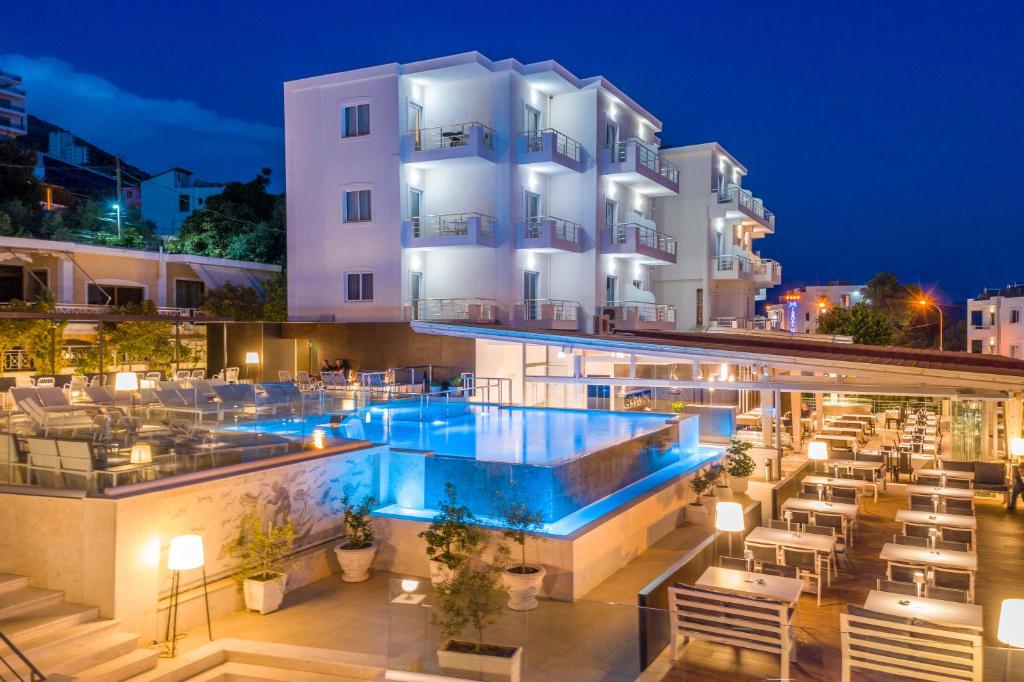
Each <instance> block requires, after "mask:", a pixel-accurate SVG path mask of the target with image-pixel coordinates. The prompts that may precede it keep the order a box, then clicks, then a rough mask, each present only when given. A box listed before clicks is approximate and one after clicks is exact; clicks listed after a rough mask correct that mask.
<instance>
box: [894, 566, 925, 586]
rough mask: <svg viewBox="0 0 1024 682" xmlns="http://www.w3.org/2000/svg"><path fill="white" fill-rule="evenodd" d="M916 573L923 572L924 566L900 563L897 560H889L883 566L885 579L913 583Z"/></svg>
mask: <svg viewBox="0 0 1024 682" xmlns="http://www.w3.org/2000/svg"><path fill="white" fill-rule="evenodd" d="M916 573H921V574H924V573H925V569H924V567H923V566H918V565H916V564H902V563H900V562H898V561H890V562H889V563H888V565H887V566H886V567H885V579H886V580H889V581H892V582H901V583H913V582H914V574H916Z"/></svg>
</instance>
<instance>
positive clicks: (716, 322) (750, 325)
mask: <svg viewBox="0 0 1024 682" xmlns="http://www.w3.org/2000/svg"><path fill="white" fill-rule="evenodd" d="M709 323H710V326H712V327H724V328H727V329H748V330H753V331H774V330H777V329H778V328H779V326H778V324H777V323H776V322H775V321H774V320H772V319H771V318H768V317H755V318H753V319H747V318H742V317H713V318H711V320H709Z"/></svg>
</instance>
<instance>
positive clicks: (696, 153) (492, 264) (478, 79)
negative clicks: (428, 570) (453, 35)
mask: <svg viewBox="0 0 1024 682" xmlns="http://www.w3.org/2000/svg"><path fill="white" fill-rule="evenodd" d="M660 130H661V122H660V121H659V120H658V119H657V118H655V117H654V116H653V115H651V114H650V113H649V112H648V111H646V110H645V109H644V108H643V107H641V106H640V105H639V104H637V103H636V102H634V101H633V100H632V99H631V98H630V97H629V96H628V95H626V94H625V93H623V92H622V91H620V90H619V89H618V88H616V87H615V86H614V85H612V84H611V83H609V82H608V81H606V80H605V79H603V78H601V77H594V78H586V79H580V78H577V77H576V76H574V75H573V74H571V73H569V72H568V71H567V70H566V69H565V68H563V67H562V66H560V65H559V64H557V63H555V62H553V61H546V62H539V63H536V64H527V65H523V64H520V63H519V62H517V61H515V60H512V59H506V60H502V61H497V62H492V61H491V60H489V59H487V58H486V57H484V56H483V55H481V54H479V53H476V52H470V53H466V54H460V55H454V56H450V57H443V58H440V59H432V60H428V61H423V62H415V63H411V64H387V65H382V66H375V67H369V68H365V69H357V70H354V71H347V72H343V73H337V74H330V75H325V76H318V77H314V78H307V79H303V80H298V81H292V82H288V83H286V84H285V140H286V168H287V192H288V225H289V239H288V262H289V263H290V264H291V267H289V269H288V277H289V283H288V284H289V286H288V292H289V293H288V295H289V301H288V304H289V315H290V318H291V319H293V320H336V321H398V320H409V319H414V318H415V319H462V320H470V321H479V322H486V321H497V322H502V323H505V324H513V325H516V326H522V327H534V328H541V329H583V330H588V329H592V328H593V326H594V321H595V315H601V316H604V317H605V318H606V321H607V322H610V323H613V324H614V325H615V326H617V327H618V328H641V329H675V328H680V329H690V328H694V327H702V326H706V325H707V324H708V323H709V322H710V320H711V319H712V318H713V317H736V318H741V319H746V318H749V317H751V316H752V313H753V300H754V297H755V294H756V292H757V291H758V290H759V289H761V288H763V287H765V286H770V285H772V284H777V283H778V278H779V275H780V270H779V269H778V266H777V264H773V263H771V262H768V261H762V260H761V259H760V258H759V256H757V254H756V253H755V252H754V251H753V249H752V246H753V240H754V239H756V238H758V237H760V236H763V235H765V234H769V233H771V232H772V230H773V229H774V218H773V216H771V214H770V213H769V212H767V211H765V210H764V208H763V205H762V204H761V202H760V200H758V199H755V198H754V197H752V195H750V194H749V193H748V192H746V191H745V190H741V189H739V184H740V181H741V179H742V176H743V175H744V174H745V173H746V170H745V169H744V168H743V166H742V165H741V164H739V162H737V161H736V160H735V159H733V158H732V157H731V156H730V155H729V154H728V153H727V152H725V150H723V149H721V148H720V147H719V146H718V145H715V144H707V145H698V146H693V147H682V148H679V149H672V150H661V149H660V140H659V139H658V133H659V132H660ZM766 263H767V264H766ZM698 295H699V296H701V297H703V298H702V300H701V302H699V303H698Z"/></svg>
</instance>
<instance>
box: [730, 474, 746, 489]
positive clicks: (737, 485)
mask: <svg viewBox="0 0 1024 682" xmlns="http://www.w3.org/2000/svg"><path fill="white" fill-rule="evenodd" d="M748 485H750V477H749V476H730V477H729V487H730V488H731V489H732V491H733V492H734V493H745V492H747V486H748Z"/></svg>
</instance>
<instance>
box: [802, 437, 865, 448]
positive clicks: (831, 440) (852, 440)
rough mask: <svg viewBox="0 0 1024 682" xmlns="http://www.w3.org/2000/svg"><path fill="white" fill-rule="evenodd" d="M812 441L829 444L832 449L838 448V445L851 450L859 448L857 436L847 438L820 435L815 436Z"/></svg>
mask: <svg viewBox="0 0 1024 682" xmlns="http://www.w3.org/2000/svg"><path fill="white" fill-rule="evenodd" d="M812 440H823V441H825V442H827V443H828V444H829V445H830V446H831V447H836V445H839V446H841V447H844V448H849V449H851V450H853V449H855V448H856V447H857V437H856V436H846V435H841V434H837V433H819V434H817V435H815V436H814V438H813V439H812Z"/></svg>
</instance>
